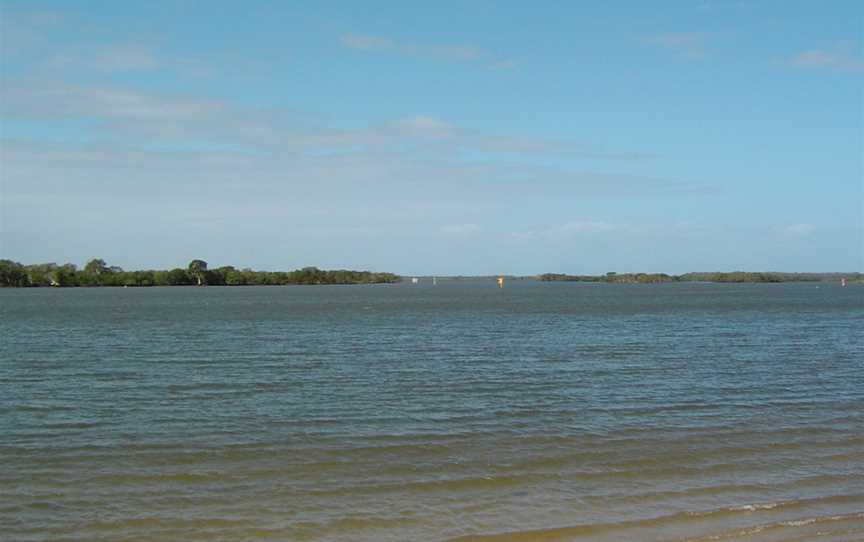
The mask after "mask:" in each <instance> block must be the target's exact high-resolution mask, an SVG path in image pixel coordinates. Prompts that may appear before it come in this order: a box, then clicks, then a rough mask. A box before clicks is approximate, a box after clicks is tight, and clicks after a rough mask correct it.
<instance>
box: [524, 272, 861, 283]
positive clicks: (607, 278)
mask: <svg viewBox="0 0 864 542" xmlns="http://www.w3.org/2000/svg"><path fill="white" fill-rule="evenodd" d="M537 278H538V279H539V280H542V281H550V282H554V281H565V282H608V283H618V284H621V283H624V284H654V283H661V282H840V281H842V280H843V279H846V281H847V283H852V282H864V273H838V272H831V273H785V272H776V271H768V272H751V271H732V272H720V271H715V272H697V273H685V274H683V275H667V274H666V273H620V274H619V273H606V274H605V275H567V274H564V273H545V274H543V275H539V276H538V277H537Z"/></svg>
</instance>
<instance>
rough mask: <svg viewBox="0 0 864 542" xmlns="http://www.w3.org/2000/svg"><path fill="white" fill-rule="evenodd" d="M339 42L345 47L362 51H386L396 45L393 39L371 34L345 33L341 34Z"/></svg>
mask: <svg viewBox="0 0 864 542" xmlns="http://www.w3.org/2000/svg"><path fill="white" fill-rule="evenodd" d="M339 42H340V43H341V44H342V45H344V46H345V47H348V48H350V49H359V50H361V51H386V50H389V49H393V48H394V47H395V44H394V43H393V41H392V40H389V39H387V38H382V37H380V36H372V35H369V34H343V35H342V36H339Z"/></svg>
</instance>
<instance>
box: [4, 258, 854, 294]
mask: <svg viewBox="0 0 864 542" xmlns="http://www.w3.org/2000/svg"><path fill="white" fill-rule="evenodd" d="M503 276H504V277H506V278H508V279H510V280H526V279H528V280H539V281H542V282H594V283H607V284H658V283H668V282H719V283H749V282H752V283H773V282H841V281H843V280H845V281H846V283H848V284H852V283H864V273H858V272H852V273H841V272H830V273H788V272H777V271H767V272H751V271H732V272H719V271H715V272H693V273H684V274H682V275H669V274H666V273H615V272H609V273H606V274H604V275H569V274H566V273H544V274H542V275H529V276H514V275H503ZM496 277H497V275H494V276H469V275H457V276H443V275H439V276H438V277H437V278H438V279H445V280H465V279H483V278H488V279H490V280H492V279H494V278H496ZM424 278H431V277H424ZM402 279H403V277H402V276H400V275H397V274H395V273H387V272H376V271H354V270H347V269H336V270H323V269H318V268H317V267H304V268H301V269H296V270H294V271H254V270H252V269H248V268H244V269H237V268H236V267H234V266H230V265H226V266H222V267H217V268H213V269H210V268H209V267H208V265H207V262H205V261H204V260H192V261H191V262H189V265H188V266H187V267H186V268H185V269H184V268H179V267H177V268H173V269H165V270H154V269H147V270H138V271H127V270H124V269H122V268H120V267H117V266H109V265H108V264H107V263H106V262H105V261H104V260H101V259H93V260H90V261H89V262H87V264H86V265H85V266H84V267H83V268H78V266H76V265H75V264H71V263H66V264H62V265H60V264H56V263H42V264H30V265H24V264H21V263H18V262H14V261H12V260H0V288H3V287H5V288H34V287H51V286H54V287H98V286H108V287H110V286H113V287H148V286H286V285H315V284H392V283H397V282H401V281H402Z"/></svg>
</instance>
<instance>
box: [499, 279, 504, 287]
mask: <svg viewBox="0 0 864 542" xmlns="http://www.w3.org/2000/svg"><path fill="white" fill-rule="evenodd" d="M498 287H499V288H503V287H504V277H498Z"/></svg>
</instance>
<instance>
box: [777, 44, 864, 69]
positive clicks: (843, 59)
mask: <svg viewBox="0 0 864 542" xmlns="http://www.w3.org/2000/svg"><path fill="white" fill-rule="evenodd" d="M788 64H789V65H791V66H794V67H796V68H801V69H807V70H830V71H841V72H855V73H859V72H864V59H862V58H861V56H860V55H855V54H854V53H853V52H852V50H851V47H846V46H840V47H836V48H834V49H830V50H829V49H809V50H807V51H802V52H801V53H798V54H797V55H795V56H793V57H792V58H790V59H789V61H788Z"/></svg>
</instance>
